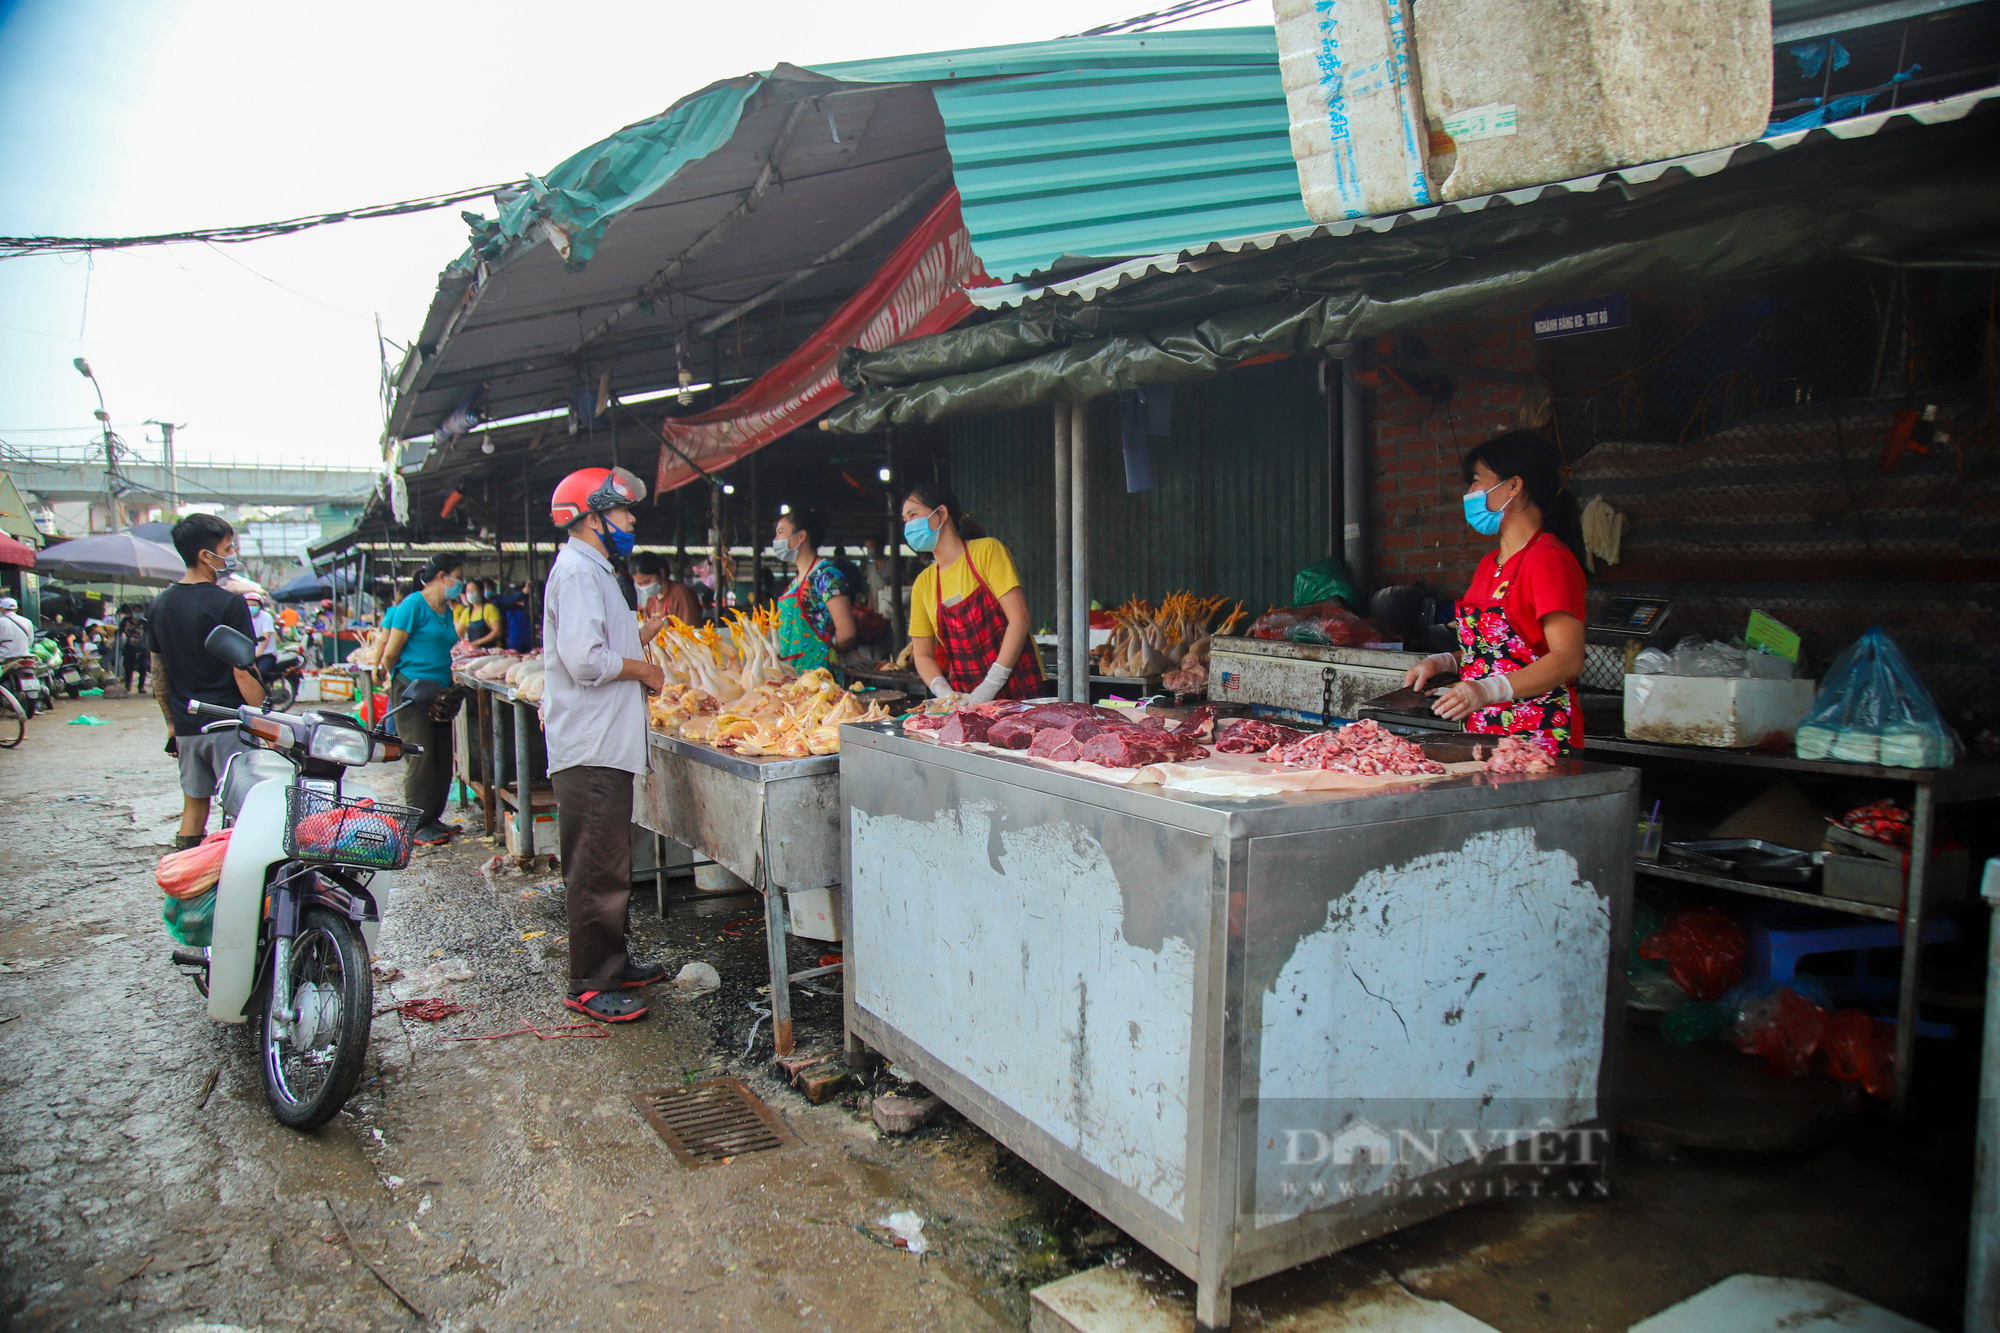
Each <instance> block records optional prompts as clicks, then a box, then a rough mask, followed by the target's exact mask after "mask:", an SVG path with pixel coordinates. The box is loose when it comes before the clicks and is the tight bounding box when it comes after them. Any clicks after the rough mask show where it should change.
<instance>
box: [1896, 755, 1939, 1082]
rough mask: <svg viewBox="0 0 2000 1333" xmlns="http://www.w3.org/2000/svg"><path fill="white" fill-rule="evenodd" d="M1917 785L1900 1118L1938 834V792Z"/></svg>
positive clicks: (1899, 1026) (1913, 1050)
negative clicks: (1926, 891) (1926, 896)
mask: <svg viewBox="0 0 2000 1333" xmlns="http://www.w3.org/2000/svg"><path fill="white" fill-rule="evenodd" d="M1916 785H1917V790H1916V799H1915V800H1913V801H1912V802H1911V803H1910V804H1911V807H1912V808H1911V811H1910V874H1909V881H1910V882H1909V886H1908V888H1907V889H1905V890H1904V893H1903V960H1902V969H1901V974H1900V976H1899V977H1898V980H1897V985H1896V995H1897V1000H1896V1091H1895V1096H1894V1099H1893V1102H1892V1105H1893V1107H1894V1110H1895V1114H1896V1116H1897V1118H1898V1119H1901V1118H1902V1117H1903V1116H1906V1115H1907V1114H1909V1110H1910V1076H1911V1074H1912V1072H1913V1070H1912V1066H1913V1065H1914V1064H1915V1063H1916V1059H1917V991H1918V982H1919V980H1920V978H1921V977H1922V974H1923V959H1924V926H1925V925H1926V924H1927V922H1928V919H1929V918H1928V914H1927V913H1926V911H1925V908H1926V907H1927V904H1926V903H1925V902H1924V889H1925V887H1926V885H1927V884H1928V883H1929V881H1930V868H1931V845H1932V843H1933V841H1934V840H1935V835H1936V832H1937V791H1936V789H1935V788H1934V787H1932V786H1931V784H1930V783H1928V782H1919V783H1917V784H1916Z"/></svg>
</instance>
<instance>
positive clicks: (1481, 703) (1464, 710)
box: [1431, 672, 1514, 722]
mask: <svg viewBox="0 0 2000 1333" xmlns="http://www.w3.org/2000/svg"><path fill="white" fill-rule="evenodd" d="M1513 697H1514V682H1513V681H1511V680H1509V679H1508V678H1507V677H1505V676H1503V675H1500V674H1499V673H1497V672H1496V673H1494V674H1493V675H1490V676H1481V677H1480V678H1479V679H1478V680H1461V681H1460V682H1458V684H1456V685H1454V686H1452V687H1451V688H1450V689H1448V690H1446V691H1445V692H1444V693H1443V694H1440V695H1439V696H1438V697H1437V701H1436V702H1435V703H1433V704H1432V705H1431V711H1432V712H1433V713H1436V714H1437V715H1438V716H1439V717H1441V718H1444V719H1445V720H1446V721H1449V722H1463V721H1465V719H1467V718H1468V717H1471V716H1472V715H1473V713H1474V712H1476V711H1478V710H1479V709H1481V708H1491V707H1492V706H1493V705H1494V704H1498V703H1505V702H1507V700H1509V699H1512V698H1513Z"/></svg>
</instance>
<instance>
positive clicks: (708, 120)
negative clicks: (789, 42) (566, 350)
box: [459, 75, 762, 273]
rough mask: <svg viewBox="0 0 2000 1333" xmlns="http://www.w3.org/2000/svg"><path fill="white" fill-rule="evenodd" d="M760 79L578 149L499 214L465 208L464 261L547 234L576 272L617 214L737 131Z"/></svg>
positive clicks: (714, 91) (533, 179)
mask: <svg viewBox="0 0 2000 1333" xmlns="http://www.w3.org/2000/svg"><path fill="white" fill-rule="evenodd" d="M760 82H762V80H761V79H760V78H759V77H758V76H756V75H747V76H745V77H743V78H740V79H730V80H727V81H725V82H723V83H716V84H711V85H709V86H708V87H706V88H704V89H702V90H701V91H700V92H698V93H695V94H694V95H693V96H691V97H684V98H682V99H681V100H680V101H678V102H676V103H674V105H673V106H671V107H669V108H667V109H666V110H665V111H663V112H661V113H660V114H659V115H657V116H650V117H648V118H647V119H645V120H642V121H640V122H638V123H637V124H636V125H627V126H626V127H625V128H624V129H622V130H620V131H618V132H617V133H616V134H614V135H611V136H610V137H609V138H606V139H601V140H599V141H598V142H597V143H594V144H592V145H591V146H590V147H588V148H586V149H584V150H583V151H582V152H580V153H574V154H572V155H571V156H570V157H568V158H566V159H564V160H563V161H562V162H561V163H560V164H559V165H557V167H556V168H555V170H553V171H551V172H549V173H548V174H547V175H546V176H530V177H529V178H528V187H527V189H525V190H523V191H522V192H521V193H519V194H517V195H515V196H514V197H513V198H512V199H511V200H508V201H507V202H506V203H505V204H504V205H503V206H502V208H501V210H500V217H499V219H498V220H497V221H489V220H487V219H486V218H483V217H481V216H479V215H478V214H476V213H467V214H465V215H464V217H465V220H466V222H467V223H469V224H470V225H471V227H472V250H471V251H470V253H468V254H467V255H466V257H465V258H464V259H461V260H460V261H459V264H460V265H461V266H464V267H470V265H471V262H472V261H473V260H475V259H484V260H486V261H487V262H489V263H491V262H493V261H495V260H497V259H499V258H500V257H501V256H502V255H504V254H505V253H506V252H507V251H508V250H509V249H511V248H512V247H514V246H515V245H518V244H520V243H521V242H522V241H530V242H532V241H536V240H543V239H546V240H547V241H549V242H550V243H551V244H552V245H554V246H555V248H556V252H557V253H558V254H560V255H561V256H562V257H563V263H564V265H565V266H567V267H568V268H569V270H570V271H571V272H573V273H574V272H578V271H580V270H581V269H582V268H583V266H584V265H585V264H588V263H589V262H590V257H591V255H593V254H595V253H596V251H597V243H598V242H599V241H600V240H602V239H603V238H604V229H605V228H606V227H609V226H610V225H611V220H612V219H613V218H614V217H616V216H617V215H618V214H619V213H620V212H622V211H624V210H625V209H627V208H630V207H631V206H632V205H634V204H637V203H639V202H641V201H643V200H645V199H646V198H648V197H649V196H651V195H652V194H654V193H656V192H657V191H658V190H659V189H660V188H661V187H663V186H664V185H666V183H667V182H668V181H670V180H672V179H673V177H674V173H675V172H677V171H679V170H680V169H681V168H682V167H684V166H686V165H687V164H688V163H690V162H694V161H698V160H700V159H701V158H704V157H707V156H708V155H709V154H710V153H712V152H714V151H715V150H716V149H717V148H719V147H721V146H722V144H723V143H724V142H725V141H727V140H728V138H729V136H730V135H732V134H734V133H736V122H737V121H738V120H739V119H741V118H742V115H743V103H744V102H745V101H746V100H747V99H748V98H749V96H750V94H751V93H752V92H754V91H756V88H757V85H758V84H759V83H760Z"/></svg>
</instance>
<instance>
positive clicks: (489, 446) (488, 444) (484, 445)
mask: <svg viewBox="0 0 2000 1333" xmlns="http://www.w3.org/2000/svg"><path fill="white" fill-rule="evenodd" d="M479 452H480V453H482V454H490V453H492V452H493V437H492V436H490V435H489V436H487V437H486V438H485V439H483V440H481V441H480V442H479Z"/></svg>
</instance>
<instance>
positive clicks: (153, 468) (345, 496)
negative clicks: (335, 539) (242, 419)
mask: <svg viewBox="0 0 2000 1333" xmlns="http://www.w3.org/2000/svg"><path fill="white" fill-rule="evenodd" d="M0 472H6V473H8V474H9V475H11V476H12V477H13V478H14V484H15V485H16V486H17V487H19V488H20V489H21V491H22V493H23V494H25V495H29V496H33V497H39V498H40V499H43V500H47V501H50V502H61V501H75V500H93V499H96V498H98V497H100V496H102V495H104V494H105V493H106V492H107V491H123V492H126V493H131V492H137V493H139V494H141V495H153V496H160V497H165V496H168V495H172V494H174V493H175V492H176V490H177V491H178V493H179V496H180V499H181V502H182V503H184V504H189V503H192V504H245V505H285V506H287V507H290V506H298V505H313V504H337V503H340V502H342V501H345V502H348V503H354V502H357V501H359V500H362V499H365V498H366V497H367V495H368V493H369V492H370V491H371V490H373V489H374V487H375V482H376V480H377V479H378V478H379V477H380V475H381V473H380V472H379V471H377V470H375V469H373V468H350V467H327V466H324V465H322V464H318V463H309V462H281V463H273V462H268V461H265V460H261V459H238V458H230V457H221V458H218V457H214V456H201V457H193V458H185V459H177V460H176V461H175V465H174V467H173V469H172V473H171V475H170V473H169V470H168V467H167V464H166V463H165V461H164V460H161V459H153V458H138V457H133V456H130V455H129V454H128V455H126V456H123V457H121V458H120V459H119V460H118V467H117V471H116V473H115V474H114V473H111V472H110V471H109V470H108V469H107V468H106V466H105V461H104V452H103V450H102V449H99V448H89V449H85V448H79V447H76V446H67V447H62V448H44V449H21V448H14V447H9V448H6V449H5V450H4V451H0Z"/></svg>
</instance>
